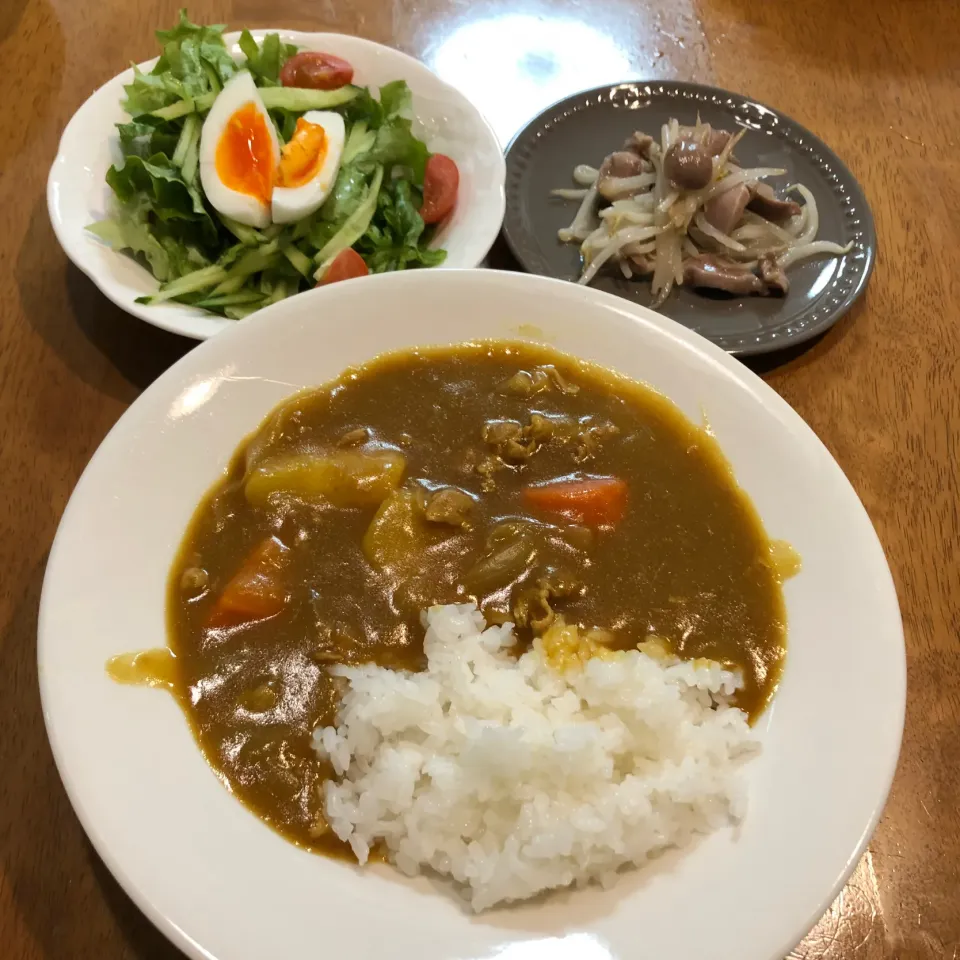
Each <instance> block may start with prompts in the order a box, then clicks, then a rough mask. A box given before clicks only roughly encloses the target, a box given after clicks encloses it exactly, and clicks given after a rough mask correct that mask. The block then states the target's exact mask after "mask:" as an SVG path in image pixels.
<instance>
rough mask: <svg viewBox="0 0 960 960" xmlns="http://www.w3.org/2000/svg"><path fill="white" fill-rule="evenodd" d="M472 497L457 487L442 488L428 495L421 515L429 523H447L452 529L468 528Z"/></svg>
mask: <svg viewBox="0 0 960 960" xmlns="http://www.w3.org/2000/svg"><path fill="white" fill-rule="evenodd" d="M471 510H473V497H471V496H470V494H469V493H464V491H463V490H460V489H458V488H457V487H443V488H441V489H440V490H436V491H434V492H433V493H431V494H430V496H429V498H428V499H427V505H426V507H425V508H424V511H423V515H424V516H425V517H426V518H427V520H429V521H430V522H431V523H447V524H450V526H452V527H469V526H470V511H471Z"/></svg>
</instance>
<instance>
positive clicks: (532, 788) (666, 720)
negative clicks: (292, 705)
mask: <svg viewBox="0 0 960 960" xmlns="http://www.w3.org/2000/svg"><path fill="white" fill-rule="evenodd" d="M424 619H425V624H426V626H427V632H426V638H425V642H424V647H425V652H426V655H427V659H428V668H427V670H426V671H425V672H423V673H408V672H401V671H394V670H388V669H383V668H380V667H376V666H373V665H369V664H368V665H364V666H359V667H346V666H339V667H335V668H333V672H334V673H335V674H337V675H339V676H342V677H345V678H346V679H347V680H348V681H349V689H347V691H346V692H345V694H344V697H343V700H342V702H341V705H340V709H339V715H338V722H337V726H336V727H325V728H322V729H321V728H318V729H317V730H316V732H315V733H314V745H315V747H316V749H317V751H318V753H320V754H321V756H324V757H329V759H330V761H331V762H332V764H333V767H334V770H335V772H336V774H337V775H338V776H339V777H340V778H341V779H340V781H339V782H334V781H328V782H327V783H326V785H325V789H326V798H325V799H326V815H327V820H328V822H329V824H330V827H331V828H332V829H333V830H334V831H335V832H336V834H337V836H339V837H340V838H341V839H342V840H345V841H348V842H349V843H350V846H351V847H352V848H353V851H354V853H355V854H356V856H357V859H358V860H359V861H360V862H361V863H365V862H366V860H367V857H368V855H369V852H370V848H371V846H372V845H373V844H375V843H377V842H380V843H381V844H382V845H383V846H384V847H385V849H386V851H387V854H388V856H389V859H390V860H391V861H392V862H394V863H395V864H396V866H397V867H399V868H400V869H401V870H402V871H403V872H404V873H407V874H410V875H415V874H417V873H419V872H420V871H422V870H432V871H435V872H436V873H438V874H441V875H442V876H445V877H449V878H452V879H453V880H454V881H455V882H456V883H457V884H458V885H459V886H460V888H461V889H462V890H463V892H464V894H465V895H466V897H467V899H468V900H469V901H470V904H471V905H472V907H473V908H474V909H475V910H484V909H486V908H488V907H491V906H493V905H494V904H496V903H499V902H501V901H508V900H520V899H524V898H527V897H531V896H533V895H535V894H536V893H538V892H540V891H542V890H548V889H551V888H555V887H564V886H567V885H569V884H583V883H586V882H588V881H591V880H597V881H599V882H600V883H602V884H605V885H606V884H609V883H611V882H613V880H614V879H615V875H616V872H617V871H618V870H619V869H620V868H622V867H624V866H626V865H628V864H641V863H642V862H643V861H644V860H646V859H647V858H648V857H650V856H652V855H655V854H656V853H658V852H660V851H662V850H664V849H665V848H667V847H675V846H683V845H685V844H686V843H688V842H689V841H690V840H691V838H692V837H693V836H694V835H695V834H702V833H707V832H709V831H712V830H716V829H717V828H720V827H724V826H727V825H730V824H733V823H735V822H737V821H738V820H739V819H740V818H741V817H742V815H743V812H744V795H743V791H742V784H741V782H740V776H739V767H740V763H739V761H740V760H742V759H744V758H745V757H746V756H748V755H750V754H752V753H753V752H755V751H756V750H757V749H758V747H757V744H756V741H755V738H754V736H753V734H752V733H751V731H750V728H749V726H748V725H747V717H746V714H745V713H743V712H742V711H740V710H738V709H736V708H734V707H731V706H729V705H728V703H727V698H728V697H729V696H730V695H731V694H732V693H734V691H735V690H736V688H737V686H738V684H739V682H740V676H739V674H737V673H732V672H730V671H727V670H724V669H722V668H721V667H720V666H719V665H717V664H713V663H708V662H706V661H695V662H679V661H677V660H664V659H663V658H655V657H650V656H648V655H646V654H645V653H641V652H639V651H631V652H629V653H625V654H623V655H621V656H618V657H616V658H613V659H599V658H597V659H591V660H589V661H588V662H587V663H586V665H585V666H584V667H583V668H582V669H579V668H578V669H575V670H568V671H566V672H565V673H563V674H561V673H558V672H556V671H555V670H554V669H552V668H551V667H550V666H549V665H548V664H547V662H546V660H545V657H544V655H543V652H542V650H541V648H540V647H539V645H537V646H535V648H534V649H533V650H531V651H530V652H528V653H526V654H524V655H523V656H522V657H520V658H519V659H515V658H514V657H513V656H511V655H510V653H509V650H510V648H511V646H512V644H513V633H512V628H511V626H510V625H509V624H508V625H506V626H503V627H489V628H487V627H486V625H485V623H484V619H483V616H482V615H481V614H480V613H479V612H478V610H477V609H476V607H475V606H473V605H463V606H446V607H433V608H431V609H430V610H429V611H427V613H426V614H425V615H424Z"/></svg>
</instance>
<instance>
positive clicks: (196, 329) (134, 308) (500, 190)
mask: <svg viewBox="0 0 960 960" xmlns="http://www.w3.org/2000/svg"><path fill="white" fill-rule="evenodd" d="M241 32H242V30H229V31H226V32H225V33H224V34H223V39H224V42H225V43H226V44H227V47H228V48H231V56H233V57H234V58H235V59H236V52H235V51H233V50H232V48H233V47H236V45H237V43H238V42H239V39H240V34H241ZM249 32H250V33H251V34H252V35H253V37H254V38H255V39H257V40H261V39H262V38H263V37H264V36H266V35H267V34H269V33H278V34H280V36H281V37H282V38H283V39H285V40H288V41H289V42H293V43H298V44H300V45H301V46H305V47H306V48H307V49H316V47H310V46H309V45H310V44H320V43H324V42H326V41H327V40H328V39H329V40H331V41H333V42H334V43H338V42H340V41H342V40H343V39H347V40H348V41H349V42H356V43H358V44H359V45H361V46H363V47H366V48H367V49H369V50H370V53H371V55H375V56H383V55H384V53H386V54H387V55H389V56H391V57H397V58H400V59H401V60H402V61H403V62H404V63H405V64H406V65H407V67H408V68H409V69H410V70H411V71H412V72H414V73H421V74H428V75H429V76H430V77H431V78H432V79H433V81H435V82H436V83H437V84H438V85H439V86H440V87H442V88H443V89H445V91H446V92H447V93H448V95H452V96H453V97H454V98H455V99H456V100H457V101H458V102H459V103H460V105H461V106H464V107H466V108H468V109H469V110H470V111H471V112H472V114H473V117H474V120H475V121H476V128H477V129H478V130H480V129H482V130H483V131H484V132H485V134H486V136H487V137H488V138H489V140H490V144H489V145H490V146H495V147H496V149H495V150H493V149H491V150H490V152H489V159H490V160H493V161H494V164H495V166H496V168H497V171H496V172H497V176H496V197H495V201H496V206H497V209H496V210H495V211H494V212H495V213H498V214H499V216H498V217H493V218H492V220H491V222H494V221H495V222H496V223H497V227H496V229H491V230H490V237H489V239H488V240H487V242H486V243H485V244H484V242H483V241H482V240H480V243H479V246H478V250H479V249H480V248H483V252H482V253H481V254H478V255H477V256H476V258H475V259H476V262H475V263H474V264H472V266H473V267H478V266H479V265H480V264H481V263H482V262H483V260H484V259H485V258H486V256H487V254H489V252H490V249H491V247H492V246H493V244H494V243H495V242H496V239H497V236H498V235H499V233H500V229H501V228H502V226H503V218H504V215H505V213H506V203H507V198H506V175H507V168H506V154H505V152H504V149H503V145H502V144H501V143H500V140H499V138H498V136H497V134H496V131H495V130H494V128H493V126H492V124H491V123H490V121H489V120H488V119H487V117H486V116H484V114H483V113H482V112H481V111H480V109H479V107H477V106H476V104H474V102H473V101H472V100H470V99H469V97H467V96H466V95H465V94H464V93H462V92H461V91H460V90H459V89H457V87H455V86H453V85H452V84H450V83H448V82H447V81H446V80H444V79H443V77H441V76H440V75H439V74H437V73H436V72H435V71H434V70H432V69H431V68H430V67H429V66H427V64H426V63H424V62H423V61H421V60H418V59H417V58H416V57H413V56H411V55H410V54H408V53H406V52H404V51H403V50H400V49H398V48H397V47H391V46H389V45H388V44H384V43H379V42H377V41H376V40H369V39H367V38H366V37H361V36H359V35H357V34H352V33H338V32H336V31H329V30H326V31H323V30H320V31H318V30H293V29H287V28H283V27H275V28H270V27H258V28H256V29H251V30H250V31H249ZM158 59H159V56H156V57H151V58H149V59H147V60H143V61H141V62H139V63H137V64H136V67H137V68H138V69H140V70H147V69H150V68H151V67H152V66H153V65H154V64H155V63H156V62H157V60H158ZM132 76H133V67H132V66H130V67H127V68H126V69H125V70H121V71H120V72H119V73H117V74H115V75H114V76H112V77H110V78H109V79H107V80H105V81H104V82H103V83H101V84H100V85H99V86H98V87H97V88H96V89H95V90H94V91H93V92H92V93H91V94H90V95H89V96H88V97H86V98H85V99H84V100H83V102H82V103H81V104H80V105H79V106H78V107H77V108H76V110H74V112H73V113H72V114H71V116H70V119H69V120H68V121H67V122H66V124H65V125H64V127H63V130H62V132H61V134H60V137H59V139H58V141H57V149H56V153H55V155H54V158H53V161H52V162H51V164H50V169H49V171H48V173H47V179H46V188H45V196H46V204H47V216H48V218H49V220H50V222H51V225H52V226H53V232H54V235H55V236H56V238H57V242H58V243H59V245H60V248H61V249H62V250H63V252H64V254H66V256H67V259H68V260H69V261H70V262H71V263H72V264H73V265H74V266H75V267H76V268H77V269H78V270H79V271H80V272H81V273H82V274H83V275H84V276H85V277H87V278H88V279H89V280H90V281H91V282H92V283H93V285H94V286H95V287H96V288H97V290H99V291H100V293H101V294H103V295H104V296H105V297H106V298H107V299H108V300H110V302H111V303H113V304H114V305H115V306H117V307H119V308H120V309H121V310H122V311H123V312H124V313H126V314H127V315H129V316H132V317H136V318H137V319H139V320H143V321H144V322H146V323H148V324H150V325H151V326H153V327H157V328H158V329H160V330H165V331H167V332H168V333H174V334H178V335H179V336H182V337H186V338H188V339H191V340H200V341H202V340H207V339H209V338H211V337H213V336H216V335H217V334H218V333H221V332H223V331H225V330H229V329H230V328H231V327H232V326H234V325H236V324H237V323H239V322H240V321H237V320H228V319H226V318H223V317H218V316H216V315H214V314H208V313H205V312H201V311H197V310H193V309H192V308H190V307H189V306H188V305H186V304H171V303H163V304H156V305H154V306H152V307H151V306H147V305H144V304H139V303H136V302H135V301H132V300H128V299H126V297H125V295H124V294H122V293H121V292H120V290H118V289H117V288H116V286H115V284H114V283H112V282H101V278H100V274H99V272H98V271H96V270H92V269H88V265H87V264H85V263H84V258H83V256H82V255H81V252H80V247H79V244H78V241H77V237H76V236H74V234H75V233H76V231H74V230H72V229H70V228H69V227H68V226H67V225H66V224H64V223H62V222H61V218H60V217H59V216H58V215H56V213H55V211H56V210H57V205H58V200H57V196H56V194H57V191H58V189H60V188H61V187H62V186H63V184H64V178H63V177H62V176H61V173H60V168H61V166H64V165H65V164H66V161H67V159H68V158H67V155H66V154H65V153H64V149H65V145H66V144H67V143H68V139H69V137H70V136H71V135H73V134H74V133H76V132H77V131H78V130H80V131H81V132H82V131H83V130H84V129H85V128H83V126H82V124H81V116H80V115H81V114H82V113H83V112H84V111H85V110H86V109H88V108H90V106H91V105H92V104H93V102H94V101H96V100H98V99H99V98H100V97H103V96H104V95H105V93H106V89H107V88H108V87H110V86H112V85H114V84H116V83H117V82H118V81H120V80H124V81H126V79H127V78H132ZM496 157H499V162H497V161H496V160H495V159H494V158H496ZM65 169H69V168H68V167H65ZM82 231H83V228H80V232H81V237H80V239H81V240H82V239H83V237H82ZM478 239H479V238H478ZM117 255H118V256H122V255H123V254H122V253H119V252H117ZM138 266H139V264H138ZM141 269H143V270H144V271H145V272H146V268H143V267H142V266H141ZM430 269H434V268H430ZM437 269H441V270H442V269H454V270H456V269H465V268H464V267H463V266H457V267H446V266H444V265H443V264H441V265H440V266H439V268H437Z"/></svg>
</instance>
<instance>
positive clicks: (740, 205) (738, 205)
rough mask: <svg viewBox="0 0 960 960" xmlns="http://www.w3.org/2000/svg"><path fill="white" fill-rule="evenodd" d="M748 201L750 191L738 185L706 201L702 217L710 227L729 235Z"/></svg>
mask: <svg viewBox="0 0 960 960" xmlns="http://www.w3.org/2000/svg"><path fill="white" fill-rule="evenodd" d="M749 199H750V190H749V189H748V188H747V186H746V184H743V183H739V184H737V186H735V187H731V188H730V189H729V190H724V191H723V193H719V194H717V195H716V196H715V197H712V198H711V199H710V200H708V201H707V203H706V205H705V206H704V208H703V215H704V217H706V220H707V223H709V224H710V226H711V227H716V228H717V230H719V231H720V232H721V233H726V234H728V235H729V233H730V231H731V230H733V228H734V227H735V226H736V225H737V224H738V223H739V222H740V218H741V217H742V216H743V211H744V210H746V208H747V202H748V201H749Z"/></svg>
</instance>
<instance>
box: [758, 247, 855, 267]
mask: <svg viewBox="0 0 960 960" xmlns="http://www.w3.org/2000/svg"><path fill="white" fill-rule="evenodd" d="M852 249H853V241H852V240H851V241H850V242H849V243H848V244H847V245H846V246H844V247H842V246H840V244H839V243H833V242H832V241H830V240H817V241H816V242H815V243H805V244H804V245H803V246H797V247H791V248H790V249H789V250H788V251H787V252H786V253H785V254H784V255H783V256H782V257H780V258H779V259H778V260H777V263H779V264H780V266H781V267H782V268H783V269H784V270H786V269H787V267H790V266H792V265H793V264H795V263H796V262H797V261H798V260H806V259H808V258H809V257H821V256H831V257H842V256H843V255H844V254H845V253H849V252H850V251H851V250H852Z"/></svg>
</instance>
